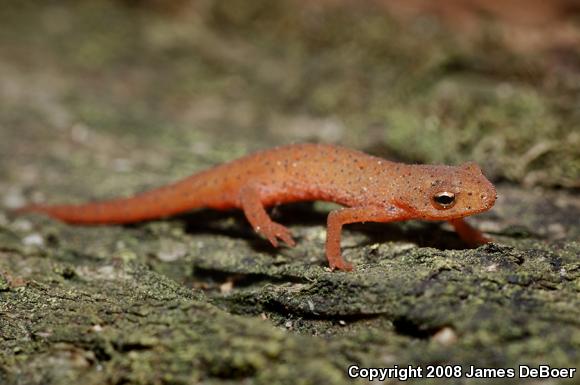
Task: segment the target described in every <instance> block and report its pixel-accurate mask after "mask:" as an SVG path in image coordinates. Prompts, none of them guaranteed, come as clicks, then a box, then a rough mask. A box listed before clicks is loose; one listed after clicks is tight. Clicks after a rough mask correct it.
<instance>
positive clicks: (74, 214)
mask: <svg viewBox="0 0 580 385" xmlns="http://www.w3.org/2000/svg"><path fill="white" fill-rule="evenodd" d="M200 206H202V202H199V201H198V200H196V199H195V198H193V199H192V198H190V196H188V195H187V194H184V191H183V190H182V189H170V188H167V187H165V188H160V189H156V190H152V191H149V192H145V193H142V194H139V195H136V196H134V197H130V198H121V199H112V200H106V201H101V202H91V203H86V204H78V205H28V206H24V207H22V208H20V209H17V210H15V213H16V214H24V213H40V214H45V215H48V216H49V217H52V218H56V219H59V220H61V221H63V222H66V223H73V224H86V225H98V224H123V223H134V222H140V221H145V220H149V219H156V218H161V217H166V216H170V215H174V214H177V213H181V212H185V211H188V210H191V209H193V208H196V207H200Z"/></svg>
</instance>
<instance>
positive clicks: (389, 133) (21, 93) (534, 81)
mask: <svg viewBox="0 0 580 385" xmlns="http://www.w3.org/2000/svg"><path fill="white" fill-rule="evenodd" d="M579 4H580V2H578V1H574V0H557V1H556V0H553V1H550V2H546V1H540V0H534V1H529V0H528V1H525V0H507V1H483V0H445V1H438V2H432V1H426V0H412V1H404V2H403V1H396V0H375V1H364V2H361V1H348V0H319V1H315V2H313V1H303V0H302V1H301V0H280V1H275V2H272V1H266V0H253V1H247V0H231V1H214V0H200V1H193V0H175V1H171V2H168V1H161V0H124V1H121V0H117V1H113V0H91V1H80V0H75V1H66V0H61V1H26V2H22V1H16V0H6V1H2V2H1V4H0V25H1V27H0V134H1V135H2V140H1V141H0V162H1V166H0V177H1V178H0V180H1V181H2V182H0V187H5V188H13V186H14V185H18V186H24V187H26V186H38V185H43V189H44V190H45V191H47V189H50V188H51V187H52V188H54V190H55V191H54V192H53V193H56V192H58V193H59V194H60V195H61V196H67V195H68V194H70V196H71V197H74V196H77V197H78V196H79V195H80V196H85V197H87V196H103V195H109V194H111V195H114V194H116V193H119V191H134V190H135V188H136V187H137V186H139V187H142V186H148V185H153V184H155V185H158V184H160V183H163V182H165V181H169V180H173V179H175V178H176V177H181V176H184V175H187V174H189V173H190V172H191V171H192V163H193V164H195V165H196V167H197V166H198V165H199V167H203V166H205V165H210V164H215V163H219V162H221V161H225V160H229V159H232V158H234V157H237V156H239V155H243V154H246V153H247V152H250V151H253V150H256V149H260V148H264V147H270V146H272V145H279V144H286V143H292V142H303V141H310V142H326V143H339V144H343V145H347V146H351V147H355V148H359V149H362V150H365V151H368V152H371V153H373V154H377V155H381V156H385V157H389V158H392V159H397V160H402V161H406V162H429V163H450V164H456V163H460V162H463V161H465V160H475V161H477V162H479V163H481V165H482V166H483V167H484V169H485V170H486V172H487V174H488V175H490V176H491V177H492V178H493V179H494V180H495V181H501V180H508V181H512V182H515V183H517V184H522V185H524V186H537V185H539V186H546V187H568V188H577V187H580V154H579V151H580V150H579V149H580V129H579V128H578V125H579V122H580V108H579V107H578V106H579V105H580V104H579V102H580V49H579V47H580V46H579V44H578V43H579V42H580V22H579V17H580V13H579V12H578V11H579V10H580V5H579ZM161 170H162V171H161ZM160 171H161V172H160ZM160 174H161V175H160ZM164 178H165V179H164ZM63 181H66V182H64V183H65V186H66V191H63V185H62V184H61V182H63ZM75 181H78V183H77V182H75ZM81 181H82V183H81ZM119 189H121V190H119ZM124 189H126V190H124ZM48 191H50V190H48ZM13 198H14V197H13ZM12 200H18V199H17V198H14V199H12ZM9 203H10V202H9ZM11 203H14V202H11Z"/></svg>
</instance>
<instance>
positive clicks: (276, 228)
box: [261, 222, 296, 247]
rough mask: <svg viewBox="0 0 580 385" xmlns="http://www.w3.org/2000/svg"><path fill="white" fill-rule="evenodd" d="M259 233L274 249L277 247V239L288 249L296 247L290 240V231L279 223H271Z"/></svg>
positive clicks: (292, 240)
mask: <svg viewBox="0 0 580 385" xmlns="http://www.w3.org/2000/svg"><path fill="white" fill-rule="evenodd" d="M261 232H262V234H264V236H265V237H266V238H267V239H268V240H269V241H270V243H271V244H272V246H274V247H278V239H280V240H282V242H284V243H285V244H287V245H288V246H290V247H294V246H295V245H296V242H295V241H294V239H292V234H291V233H290V230H288V228H286V227H284V226H282V225H281V224H279V223H275V222H272V223H271V224H270V225H269V226H268V227H267V228H265V229H263V230H261Z"/></svg>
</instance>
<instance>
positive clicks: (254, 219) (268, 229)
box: [240, 186, 296, 247]
mask: <svg viewBox="0 0 580 385" xmlns="http://www.w3.org/2000/svg"><path fill="white" fill-rule="evenodd" d="M240 202H241V205H242V210H244V214H245V215H246V218H247V219H248V222H250V224H251V225H252V227H253V228H254V231H256V232H257V233H260V234H263V235H264V236H265V237H266V238H267V239H268V240H269V241H270V243H271V244H272V245H273V246H274V247H278V239H277V238H280V239H281V240H282V241H283V242H284V243H286V244H287V245H288V246H291V247H292V246H294V245H295V244H296V242H294V239H292V235H291V233H290V230H288V228H286V227H284V226H282V225H281V224H279V223H276V222H274V221H272V219H270V217H269V216H268V213H267V212H266V210H265V209H264V205H263V204H262V201H261V200H260V193H259V190H258V188H256V187H254V186H246V187H244V188H243V189H242V191H241V192H240Z"/></svg>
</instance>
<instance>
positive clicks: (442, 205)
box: [431, 191, 455, 210]
mask: <svg viewBox="0 0 580 385" xmlns="http://www.w3.org/2000/svg"><path fill="white" fill-rule="evenodd" d="M431 200H432V203H433V206H435V208H437V209H441V210H444V209H449V208H451V207H453V205H454V204H455V194H454V193H452V192H450V191H441V192H438V193H437V194H435V195H433V197H432V198H431Z"/></svg>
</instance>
